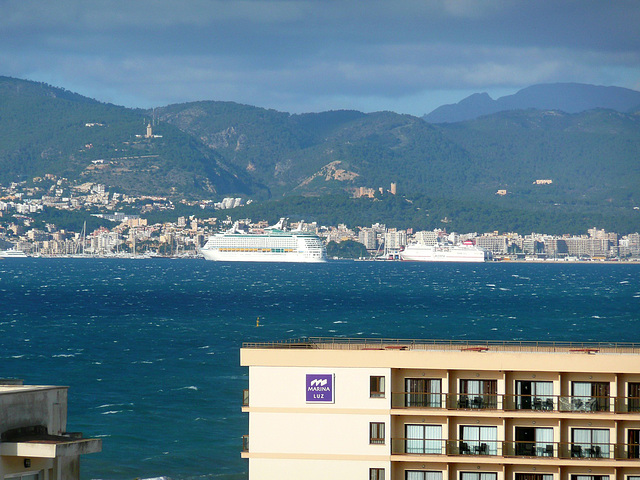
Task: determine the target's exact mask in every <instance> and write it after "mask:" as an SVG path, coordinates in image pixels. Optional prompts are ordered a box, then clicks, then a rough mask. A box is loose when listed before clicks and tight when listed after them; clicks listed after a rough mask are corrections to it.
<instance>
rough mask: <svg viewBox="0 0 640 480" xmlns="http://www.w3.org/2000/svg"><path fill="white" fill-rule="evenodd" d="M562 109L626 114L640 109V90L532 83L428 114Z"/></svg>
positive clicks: (441, 118)
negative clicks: (496, 95)
mask: <svg viewBox="0 0 640 480" xmlns="http://www.w3.org/2000/svg"><path fill="white" fill-rule="evenodd" d="M530 108H535V109H537V110H561V111H563V112H566V113H580V112H584V111H586V110H593V109H596V108H606V109H611V110H616V111H618V112H622V113H629V112H635V111H637V110H640V92H637V91H635V90H630V89H628V88H621V87H603V86H597V85H585V84H581V83H551V84H541V85H532V86H530V87H527V88H523V89H522V90H520V91H518V92H516V93H515V94H513V95H506V96H504V97H500V98H498V99H496V100H493V99H492V98H491V97H490V96H489V95H488V94H486V93H474V94H473V95H470V96H469V97H467V98H465V99H463V100H461V101H460V102H458V103H455V104H452V105H442V106H440V107H438V108H436V109H435V110H434V111H433V112H431V113H429V114H427V115H425V116H424V117H423V119H424V120H426V121H427V122H430V123H445V122H448V123H452V122H461V121H464V120H473V119H475V118H478V117H480V116H482V115H490V114H492V113H497V112H505V111H508V110H527V109H530Z"/></svg>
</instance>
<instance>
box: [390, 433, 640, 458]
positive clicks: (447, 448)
mask: <svg viewBox="0 0 640 480" xmlns="http://www.w3.org/2000/svg"><path fill="white" fill-rule="evenodd" d="M391 453H392V454H393V455H491V456H503V457H547V458H564V459H570V458H575V459H615V460H629V459H632V460H637V459H640V445H637V444H626V443H623V444H616V443H590V444H585V443H561V442H503V441H497V440H459V439H458V440H445V439H424V438H392V439H391Z"/></svg>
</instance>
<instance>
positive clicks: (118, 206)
mask: <svg viewBox="0 0 640 480" xmlns="http://www.w3.org/2000/svg"><path fill="white" fill-rule="evenodd" d="M392 188H393V185H392ZM393 193H395V192H393ZM250 202H251V200H244V199H242V198H224V199H223V200H222V201H220V202H214V201H212V200H200V201H186V200H181V201H180V203H183V204H185V205H188V206H189V207H192V208H193V207H196V208H197V209H199V210H200V211H202V215H200V216H199V215H197V214H196V215H189V216H176V217H175V220H174V221H166V222H161V223H153V224H151V223H150V222H149V221H148V219H147V218H145V216H146V215H148V214H150V213H152V212H164V213H168V214H170V213H171V212H172V211H174V210H176V204H175V203H174V201H172V200H170V199H169V198H167V197H162V196H137V197H136V196H130V195H126V194H124V193H118V192H110V190H109V188H108V187H107V186H105V185H102V184H95V183H84V184H74V183H73V182H70V181H68V180H67V179H65V178H60V177H57V176H55V175H52V174H47V175H44V176H43V177H35V178H33V179H32V181H30V182H26V181H23V182H14V183H11V184H10V185H8V186H0V251H2V252H14V253H15V254H18V255H20V256H22V255H26V256H40V257H55V256H92V257H119V256H121V257H131V256H135V257H139V258H145V257H184V258H197V257H200V256H201V255H200V251H199V249H200V248H201V247H202V246H203V245H204V244H205V243H206V241H207V238H208V237H209V235H212V234H213V233H216V232H220V231H225V230H227V229H229V228H230V227H231V226H232V224H233V223H234V222H233V221H232V220H231V217H229V216H226V218H223V219H221V218H216V217H214V216H212V215H211V212H212V211H215V210H226V209H232V208H237V207H242V206H244V205H246V204H249V203H250ZM47 209H53V210H57V211H60V212H62V213H64V212H86V216H87V217H91V216H94V217H99V218H101V219H104V220H106V221H108V222H106V223H108V224H110V225H111V224H112V225H113V226H110V227H106V226H101V227H99V228H97V229H93V230H92V231H88V230H87V228H86V222H85V224H84V226H83V228H82V229H78V231H70V230H69V229H64V228H60V227H59V226H57V225H56V224H55V223H46V224H44V225H42V222H36V221H35V220H34V219H35V218H36V217H37V216H38V214H39V213H41V212H43V211H45V210H47ZM126 211H135V212H136V213H135V214H134V213H125V212H126ZM96 212H99V213H96ZM168 216H171V215H168ZM218 217H220V216H219V215H218ZM39 223H40V224H39ZM240 223H241V224H243V225H244V226H245V227H246V228H248V229H251V230H253V231H260V230H261V229H264V228H266V227H267V226H268V223H267V222H266V221H265V220H263V219H245V220H242V221H240ZM289 226H290V227H291V228H297V229H299V230H301V231H304V232H310V233H314V234H316V235H318V236H319V237H320V238H321V239H322V240H323V242H324V243H325V245H327V244H329V243H330V242H335V243H338V244H339V243H342V242H346V241H352V242H358V243H360V244H362V245H364V247H365V249H366V251H367V256H366V257H362V258H370V259H397V258H399V257H398V252H401V251H402V250H403V249H404V248H405V247H406V246H407V245H408V244H414V243H418V244H423V245H441V244H449V245H459V244H462V243H467V244H469V243H472V244H473V245H475V246H476V247H479V248H482V249H483V250H485V251H486V252H488V253H490V255H491V258H492V259H493V260H504V261H514V260H521V261H640V234H639V233H637V232H636V233H631V234H627V235H620V234H618V233H615V232H607V231H605V230H604V229H598V228H597V227H593V228H591V229H589V230H588V231H587V232H585V233H584V234H582V235H569V234H566V235H549V234H545V233H531V234H527V235H521V234H519V233H514V232H498V231H492V232H468V233H460V232H450V231H447V230H445V229H436V230H434V231H416V230H414V229H413V228H407V229H397V228H387V226H386V225H384V224H380V223H376V224H374V225H370V226H360V227H353V228H348V227H347V226H346V225H344V224H339V225H318V224H317V223H316V222H310V223H304V222H300V223H297V222H294V223H292V224H290V225H289ZM89 230H91V229H89Z"/></svg>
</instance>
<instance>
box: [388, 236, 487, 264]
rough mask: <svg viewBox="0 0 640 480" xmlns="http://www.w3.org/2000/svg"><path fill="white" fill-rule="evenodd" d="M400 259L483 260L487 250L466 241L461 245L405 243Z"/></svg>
mask: <svg viewBox="0 0 640 480" xmlns="http://www.w3.org/2000/svg"><path fill="white" fill-rule="evenodd" d="M400 259H401V260H405V261H413V262H478V263H479V262H485V261H487V260H488V259H489V252H487V251H485V250H483V249H482V248H480V247H476V246H475V245H474V244H473V242H470V241H467V242H464V243H463V244H462V245H424V244H420V243H414V244H409V245H407V246H406V247H405V248H404V250H403V251H401V252H400Z"/></svg>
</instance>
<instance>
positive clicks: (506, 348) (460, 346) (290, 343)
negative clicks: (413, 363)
mask: <svg viewBox="0 0 640 480" xmlns="http://www.w3.org/2000/svg"><path fill="white" fill-rule="evenodd" d="M242 348H267V349H268V348H284V349H325V350H457V351H463V352H478V353H483V352H544V353H580V354H585V355H596V354H599V353H606V354H612V353H618V354H629V353H632V354H637V353H640V344H639V343H630V342H564V341H557V342H556V341H527V340H522V341H519V340H441V339H431V340H420V339H397V338H350V337H302V338H293V339H287V340H280V341H274V342H245V343H243V344H242Z"/></svg>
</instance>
